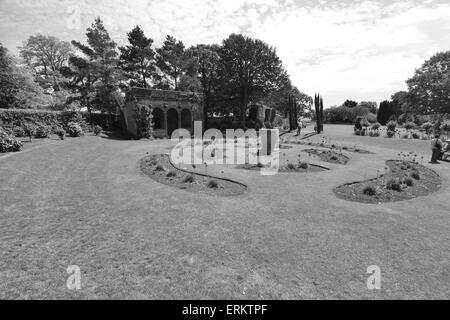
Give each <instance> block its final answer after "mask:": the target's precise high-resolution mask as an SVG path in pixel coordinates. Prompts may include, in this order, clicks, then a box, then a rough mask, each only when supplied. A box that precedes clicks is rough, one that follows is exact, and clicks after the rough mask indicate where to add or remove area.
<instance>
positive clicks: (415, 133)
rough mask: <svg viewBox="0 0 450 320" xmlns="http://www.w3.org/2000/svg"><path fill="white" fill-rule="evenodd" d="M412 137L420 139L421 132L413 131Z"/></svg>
mask: <svg viewBox="0 0 450 320" xmlns="http://www.w3.org/2000/svg"><path fill="white" fill-rule="evenodd" d="M412 137H413V139H420V134H419V133H417V132H413V134H412Z"/></svg>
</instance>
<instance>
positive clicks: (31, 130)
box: [23, 123, 36, 141]
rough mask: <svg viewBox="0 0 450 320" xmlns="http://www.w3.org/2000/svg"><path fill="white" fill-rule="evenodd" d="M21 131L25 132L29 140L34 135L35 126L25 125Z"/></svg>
mask: <svg viewBox="0 0 450 320" xmlns="http://www.w3.org/2000/svg"><path fill="white" fill-rule="evenodd" d="M23 130H24V131H25V135H26V136H27V137H29V138H30V141H31V138H32V137H33V136H34V135H35V134H36V126H35V125H33V124H30V123H27V124H26V125H25V126H24V127H23Z"/></svg>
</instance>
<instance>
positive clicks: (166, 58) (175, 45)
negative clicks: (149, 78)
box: [156, 35, 186, 90]
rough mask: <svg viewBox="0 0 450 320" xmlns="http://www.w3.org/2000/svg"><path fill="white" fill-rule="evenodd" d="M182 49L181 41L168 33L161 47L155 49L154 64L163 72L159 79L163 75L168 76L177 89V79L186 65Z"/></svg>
mask: <svg viewBox="0 0 450 320" xmlns="http://www.w3.org/2000/svg"><path fill="white" fill-rule="evenodd" d="M184 49H185V48H184V44H183V42H181V41H177V39H175V38H174V37H172V36H169V35H168V36H167V37H166V39H165V41H164V43H163V45H162V47H161V48H158V49H157V50H156V52H157V53H158V56H157V58H156V65H157V66H158V68H159V69H160V70H161V72H162V73H163V76H162V77H161V78H160V81H161V80H162V79H164V77H169V78H170V80H171V81H173V84H174V85H173V89H175V90H178V85H179V80H180V77H181V75H182V74H183V71H184V69H185V65H186V62H185V61H184V59H185V55H184Z"/></svg>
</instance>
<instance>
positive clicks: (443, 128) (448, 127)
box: [439, 121, 450, 132]
mask: <svg viewBox="0 0 450 320" xmlns="http://www.w3.org/2000/svg"><path fill="white" fill-rule="evenodd" d="M439 129H440V130H441V131H444V132H449V131H450V121H445V122H444V123H443V124H442V125H441V126H440V127H439Z"/></svg>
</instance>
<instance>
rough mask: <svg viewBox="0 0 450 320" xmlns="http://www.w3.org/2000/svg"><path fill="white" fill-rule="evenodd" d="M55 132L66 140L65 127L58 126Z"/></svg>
mask: <svg viewBox="0 0 450 320" xmlns="http://www.w3.org/2000/svg"><path fill="white" fill-rule="evenodd" d="M55 134H56V135H57V136H58V137H59V138H60V139H61V140H64V138H65V137H66V130H64V129H63V128H57V129H56V130H55Z"/></svg>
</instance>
